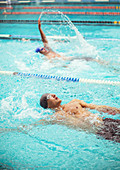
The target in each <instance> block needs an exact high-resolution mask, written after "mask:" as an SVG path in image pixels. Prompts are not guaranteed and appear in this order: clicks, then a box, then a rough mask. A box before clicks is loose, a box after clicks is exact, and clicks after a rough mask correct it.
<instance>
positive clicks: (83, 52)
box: [39, 10, 98, 58]
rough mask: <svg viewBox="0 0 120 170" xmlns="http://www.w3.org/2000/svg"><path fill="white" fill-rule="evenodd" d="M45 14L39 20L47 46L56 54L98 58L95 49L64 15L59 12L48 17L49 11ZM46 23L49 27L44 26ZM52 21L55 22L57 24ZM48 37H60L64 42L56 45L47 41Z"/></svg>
mask: <svg viewBox="0 0 120 170" xmlns="http://www.w3.org/2000/svg"><path fill="white" fill-rule="evenodd" d="M47 12H48V13H46V12H42V14H41V15H40V17H39V18H40V19H41V23H42V28H43V31H44V32H45V34H46V36H48V37H47V39H48V41H49V44H50V46H51V47H52V48H53V49H54V50H56V51H57V52H58V51H59V52H60V51H62V52H64V54H65V55H66V56H77V57H81V56H84V57H95V58H98V53H97V50H96V49H95V47H94V46H92V45H90V44H89V43H88V42H87V41H86V40H85V39H84V38H83V36H82V34H81V33H80V32H79V31H78V29H77V28H76V27H75V25H74V24H73V23H72V22H71V20H70V19H69V18H68V17H67V16H66V15H64V14H63V13H62V12H59V11H58V12H57V13H58V14H55V15H50V14H49V12H50V11H49V10H48V11H47ZM52 12H55V11H52ZM47 21H49V25H48V23H47V24H46V22H47ZM54 21H57V24H56V23H55V22H54ZM50 36H54V37H56V36H57V37H59V38H60V37H61V38H63V39H64V41H63V42H62V43H61V42H57V43H56V42H55V41H52V40H51V39H49V37H50ZM64 42H65V43H64Z"/></svg>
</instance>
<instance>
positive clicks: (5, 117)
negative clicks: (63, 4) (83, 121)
mask: <svg viewBox="0 0 120 170" xmlns="http://www.w3.org/2000/svg"><path fill="white" fill-rule="evenodd" d="M21 7H22V6H20V7H18V8H21ZM16 8H17V6H16ZM15 10H16V11H18V9H15ZM19 10H20V11H22V9H19ZM0 17H2V18H1V19H6V20H10V19H11V20H14V19H15V20H19V19H26V20H30V19H35V20H37V19H38V17H39V15H25V16H24V15H7V16H5V15H4V16H3V15H1V16H0ZM42 17H43V19H44V18H45V16H42ZM48 17H50V18H51V20H52V19H55V17H57V16H56V15H55V16H54V15H53V16H47V17H46V18H47V19H49V18H48ZM60 17H61V18H62V19H64V20H67V21H69V20H68V18H66V17H65V16H63V15H60V16H59V18H60ZM68 17H69V18H70V20H74V19H75V20H94V19H96V20H112V21H114V20H118V16H114V17H113V16H81V15H75V16H74V15H69V16H68ZM46 18H45V19H46ZM67 23H68V24H67V26H66V25H61V26H60V25H51V24H49V25H48V24H45V23H44V24H43V26H42V28H43V29H44V31H45V33H46V34H47V35H48V37H49V36H51V34H52V35H53V36H55V35H56V36H59V34H61V36H63V35H65V36H68V37H69V41H62V42H59V41H56V40H54V39H51V38H50V39H49V41H50V43H51V46H52V47H53V48H54V50H55V51H58V52H60V53H64V54H65V55H66V56H71V55H72V56H75V57H78V58H80V57H81V56H91V57H93V58H96V57H98V58H100V59H102V60H105V61H107V62H109V63H110V64H108V65H100V64H98V63H95V62H86V61H81V60H77V59H76V60H73V61H71V62H68V61H63V60H60V59H59V60H52V62H50V61H48V60H46V59H45V57H42V56H40V55H39V54H36V53H35V52H34V51H35V49H36V47H38V46H42V42H41V41H22V40H6V39H4V40H2V39H1V40H0V47H1V50H0V55H1V58H0V63H1V65H0V70H8V71H19V72H28V73H36V74H37V73H39V74H45V75H56V76H68V77H77V78H87V79H88V78H90V79H100V80H102V79H104V80H110V81H119V80H120V74H119V73H120V65H119V64H120V53H119V48H120V43H119V42H120V34H119V26H115V25H114V26H107V25H102V26H100V25H99V26H98V25H96V26H95V25H94V26H93V25H92V24H91V25H89V26H88V25H83V24H79V25H75V27H76V28H77V29H78V31H79V32H80V33H81V34H82V35H83V36H84V37H85V40H84V39H83V38H82V36H81V35H80V34H79V32H78V31H77V32H76V30H75V27H72V26H71V23H70V22H67ZM71 27H72V28H71ZM0 28H1V29H0V33H1V34H11V35H30V36H39V32H38V26H37V24H16V23H15V24H0ZM55 30H57V31H55ZM76 35H77V37H76V39H72V38H70V37H71V36H76ZM0 77H1V104H0V105H1V107H0V110H1V111H0V118H1V126H0V128H15V129H17V127H19V126H20V125H30V124H33V123H35V122H36V121H38V120H40V119H42V118H46V117H47V116H48V115H50V114H52V112H51V111H50V110H44V109H42V108H41V107H40V106H39V99H40V96H41V95H42V94H43V93H46V92H50V93H55V94H57V95H58V97H59V98H61V99H62V100H63V104H64V103H67V102H69V101H71V100H72V99H74V98H78V99H82V100H84V101H86V102H88V103H95V104H102V105H103V104H104V105H110V106H115V107H117V108H119V106H120V87H119V86H115V85H103V84H99V85H97V84H86V83H75V82H64V81H55V80H51V79H36V78H26V77H18V76H5V75H1V76H0ZM98 114H99V113H98ZM101 116H105V117H110V118H114V119H120V117H119V115H115V116H112V115H108V114H101ZM26 131H27V132H26V133H20V132H18V131H17V130H16V131H14V132H3V131H2V133H0V138H1V145H0V160H1V167H2V168H7V169H119V167H120V161H119V158H120V157H119V155H120V152H119V149H120V144H119V143H115V142H112V141H108V140H105V139H101V138H98V137H97V136H96V135H94V134H89V133H87V132H84V131H77V130H74V129H70V128H68V127H66V126H61V125H39V126H37V127H32V129H27V130H26Z"/></svg>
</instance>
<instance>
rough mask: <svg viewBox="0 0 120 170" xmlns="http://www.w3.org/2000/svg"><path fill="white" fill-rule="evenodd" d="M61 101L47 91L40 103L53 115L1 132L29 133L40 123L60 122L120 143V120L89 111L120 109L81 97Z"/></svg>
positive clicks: (116, 111) (118, 111)
mask: <svg viewBox="0 0 120 170" xmlns="http://www.w3.org/2000/svg"><path fill="white" fill-rule="evenodd" d="M61 103H62V100H61V99H59V98H58V97H57V96H56V95H55V94H51V93H45V94H43V95H42V96H41V98H40V105H41V107H43V108H44V109H51V110H52V111H53V115H51V116H48V117H47V118H46V119H41V120H39V121H38V122H36V123H33V124H30V125H21V126H19V127H17V129H16V128H11V129H9V128H0V133H3V132H14V131H18V132H22V133H24V134H28V135H29V133H28V131H29V130H31V129H32V128H33V127H35V126H38V125H40V124H41V125H49V124H59V125H64V126H67V127H69V128H73V129H76V130H84V131H87V132H90V133H94V134H96V135H98V136H99V137H103V138H105V139H106V140H112V141H115V142H118V143H120V120H119V119H111V118H104V117H100V116H98V115H97V114H93V113H91V112H90V111H89V109H91V110H97V111H99V112H104V113H108V114H112V115H115V114H120V109H118V108H115V107H110V106H105V105H95V104H88V103H86V102H84V101H83V100H79V99H73V100H72V101H70V102H69V103H67V104H64V105H61Z"/></svg>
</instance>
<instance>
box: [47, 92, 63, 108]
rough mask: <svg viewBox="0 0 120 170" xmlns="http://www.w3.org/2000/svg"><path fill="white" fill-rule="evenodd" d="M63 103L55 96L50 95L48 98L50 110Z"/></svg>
mask: <svg viewBox="0 0 120 170" xmlns="http://www.w3.org/2000/svg"><path fill="white" fill-rule="evenodd" d="M61 102H62V100H61V99H59V98H58V97H57V96H56V95H55V94H49V95H48V96H47V103H48V108H50V109H54V108H56V107H59V106H60V104H61Z"/></svg>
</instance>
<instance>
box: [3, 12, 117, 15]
mask: <svg viewBox="0 0 120 170" xmlns="http://www.w3.org/2000/svg"><path fill="white" fill-rule="evenodd" d="M41 13H42V12H3V13H2V14H3V15H20V14H21V15H31V14H32V15H40V14H41ZM62 13H63V14H67V15H120V12H62ZM42 14H44V15H45V14H50V15H56V14H59V13H58V12H44V13H42Z"/></svg>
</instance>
